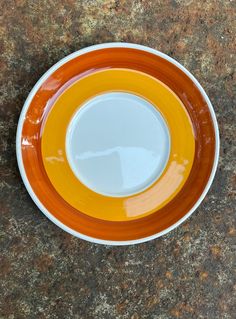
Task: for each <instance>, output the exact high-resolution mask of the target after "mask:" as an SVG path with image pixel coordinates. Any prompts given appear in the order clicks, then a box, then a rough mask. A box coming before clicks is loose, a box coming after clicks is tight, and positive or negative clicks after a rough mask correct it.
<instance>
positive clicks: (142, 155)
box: [16, 43, 219, 245]
mask: <svg viewBox="0 0 236 319" xmlns="http://www.w3.org/2000/svg"><path fill="white" fill-rule="evenodd" d="M16 150H17V159H18V164H19V169H20V172H21V175H22V178H23V181H24V183H25V186H26V188H27V190H28V192H29V194H30V195H31V197H32V199H33V200H34V202H35V203H36V205H37V206H38V207H39V208H40V210H41V211H42V212H43V213H44V214H45V215H46V216H47V217H48V218H49V219H51V220H52V221H53V222H54V223H55V224H57V225H58V226H59V227H61V228H62V229H64V230H65V231H68V232H69V233H71V234H73V235H75V236H77V237H80V238H82V239H85V240H89V241H92V242H96V243H103V244H111V245H128V244H134V243H140V242H144V241H147V240H150V239H153V238H156V237H159V236H161V235H163V234H165V233H167V232H168V231H170V230H171V229H173V228H175V227H176V226H178V225H179V224H180V223H182V222H183V221H184V220H185V219H186V218H187V217H188V216H190V215H191V213H192V212H193V211H194V210H195V209H196V208H197V207H198V205H199V204H200V202H201V201H202V199H203V198H204V196H205V195H206V193H207V191H208V189H209V187H210V185H211V183H212V180H213V178H214V174H215V171H216V166H217V162H218V156H219V133H218V127H217V122H216V118H215V114H214V110H213V107H212V105H211V103H210V101H209V99H208V97H207V95H206V93H205V92H204V90H203V89H202V87H201V86H200V84H199V83H198V82H197V80H196V79H195V78H194V77H193V76H192V75H191V74H190V73H189V72H188V71H187V70H186V69H185V68H184V67H183V66H181V65H180V64H179V63H178V62H176V61H175V60H173V59H171V58H170V57H168V56H166V55H164V54H162V53H160V52H158V51H156V50H153V49H151V48H147V47H144V46H140V45H136V44H129V43H107V44H101V45H95V46H92V47H89V48H85V49H82V50H80V51H77V52H75V53H73V54H71V55H69V56H68V57H66V58H64V59H63V60H61V61H59V62H58V63H57V64H56V65H54V66H53V67H52V68H51V69H49V70H48V71H47V72H46V73H45V74H44V75H43V77H42V78H41V79H40V80H39V81H38V82H37V84H36V85H35V87H34V88H33V90H32V91H31V93H30V94H29V96H28V98H27V100H26V102H25V105H24V107H23V110H22V113H21V116H20V120H19V124H18V130H17V141H16Z"/></svg>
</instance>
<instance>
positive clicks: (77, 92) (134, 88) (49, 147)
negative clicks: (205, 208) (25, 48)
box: [41, 69, 195, 221]
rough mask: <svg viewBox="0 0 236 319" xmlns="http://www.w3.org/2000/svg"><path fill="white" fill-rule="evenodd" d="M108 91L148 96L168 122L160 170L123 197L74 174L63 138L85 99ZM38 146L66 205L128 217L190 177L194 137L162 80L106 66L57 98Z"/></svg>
mask: <svg viewBox="0 0 236 319" xmlns="http://www.w3.org/2000/svg"><path fill="white" fill-rule="evenodd" d="M109 91H112V92H114V91H123V92H129V93H132V94H136V95H139V96H141V97H143V98H145V99H146V100H148V101H149V102H150V103H152V104H153V105H154V106H155V107H156V108H157V109H158V111H159V112H160V113H161V114H162V116H163V118H164V119H165V121H166V122H167V125H168V128H169V132H170V137H171V150H170V156H169V160H168V163H167V166H166V168H165V170H164V172H163V173H162V175H161V176H160V177H159V179H158V180H157V181H155V182H154V183H153V184H152V185H151V186H150V187H149V188H147V189H145V190H144V191H142V192H140V193H138V194H135V195H131V196H128V197H107V196H104V195H101V194H97V193H95V192H94V191H92V190H90V189H89V188H87V187H86V186H85V185H84V184H82V183H81V182H80V181H79V180H78V179H77V178H76V177H75V175H74V174H73V172H72V170H71V168H70V166H69V163H68V161H67V157H66V151H65V137H66V131H67V126H68V124H69V122H70V120H71V118H72V117H73V114H74V113H75V111H77V110H78V108H80V107H81V106H82V105H83V104H84V102H85V101H87V100H88V99H89V98H91V97H93V96H95V95H98V94H101V93H105V92H109ZM41 151H42V158H43V164H44V167H45V170H46V172H47V175H48V177H49V179H50V181H51V183H52V184H53V186H54V187H55V189H56V191H57V192H58V193H59V194H60V195H61V196H62V197H63V198H64V200H65V201H67V202H68V203H69V204H70V205H71V206H73V207H75V208H76V209H77V210H79V211H80V212H82V213H85V214H87V215H89V216H92V217H95V218H99V219H104V220H110V221H127V220H131V219H137V218H141V217H144V216H147V215H149V214H151V213H153V212H154V211H157V210H158V209H160V208H161V207H163V206H164V205H166V204H167V203H168V202H170V201H171V199H172V198H173V197H175V196H176V194H177V193H178V192H179V191H180V190H181V188H182V187H183V185H184V183H185V182H186V180H187V178H188V176H189V173H190V170H191V167H192V164H193V160H194V152H195V140H194V132H193V127H192V124H191V120H190V118H189V115H188V113H187V111H186V110H185V108H184V106H183V104H182V102H181V101H180V99H179V98H178V97H177V96H176V94H175V93H174V92H173V91H171V90H170V89H169V88H168V87H167V86H166V85H164V84H163V83H162V82H160V81H158V80H157V79H155V78H153V77H151V76H149V75H147V74H145V73H142V72H139V71H134V70H128V69H109V70H103V71H99V72H96V73H92V74H90V75H87V76H86V77H83V78H81V79H79V80H78V81H76V82H75V83H73V84H72V85H71V86H70V87H69V88H68V89H66V90H65V91H64V92H63V93H62V94H61V95H60V96H59V97H58V99H57V100H56V101H55V103H54V105H53V107H52V108H51V110H50V112H49V114H48V117H47V119H46V122H45V126H44V128H43V132H42V141H41Z"/></svg>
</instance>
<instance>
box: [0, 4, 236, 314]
mask: <svg viewBox="0 0 236 319" xmlns="http://www.w3.org/2000/svg"><path fill="white" fill-rule="evenodd" d="M0 7H1V12H0V15H1V21H0V35H1V36H0V50H1V55H0V66H1V69H0V81H1V86H0V107H1V141H0V146H1V155H0V156H1V166H0V173H1V184H0V186H1V193H0V199H1V215H0V258H1V261H0V318H9V319H14V318H16V319H21V318H40V319H44V318H82V319H83V318H85V319H94V318H95V319H96V318H101V319H106V318H108V319H113V318H117V319H119V318H125V319H126V318H129V319H145V318H151V319H157V318H158V319H167V318H186V319H190V318H208V319H211V318H212V319H217V318H219V319H221V318H225V319H230V318H235V307H236V304H235V300H236V293H235V290H236V280H235V279H236V276H235V272H234V266H235V261H236V260H235V244H236V240H235V236H236V226H235V206H236V203H235V184H236V177H235V166H236V163H235V158H236V151H235V139H236V132H235V123H236V111H235V105H234V102H235V98H236V89H235V80H236V73H235V69H236V59H235V48H236V41H235V38H234V36H235V34H236V24H235V21H234V19H235V16H236V2H235V1H230V0H221V1H220V0H219V1H216V0H211V1H209V0H204V1H203V0H202V1H197V0H196V1H193V0H165V1H164V0H163V1H159V0H150V1H148V0H146V1H141V0H139V1H138V0H136V1H131V0H120V1H113V0H105V1H100V0H97V1H94V0H93V1H92V0H90V1H89V0H87V1H82V0H81V1H76V0H57V1H53V0H41V1H39V0H14V1H13V0H0ZM108 41H127V42H136V43H141V44H144V45H148V46H151V47H154V48H156V49H159V50H161V51H163V52H165V53H167V54H169V55H170V56H172V57H174V58H176V59H177V60H178V61H179V62H181V63H182V64H183V65H184V66H186V67H187V68H188V69H189V70H190V71H191V72H192V73H193V74H194V75H195V76H196V77H197V78H198V80H199V81H200V82H201V83H202V85H203V87H204V88H205V89H206V92H207V93H208V95H209V97H210V98H211V100H212V102H213V105H214V107H215V110H216V114H217V117H218V121H219V127H220V133H221V157H220V163H219V168H218V172H217V175H216V178H215V181H214V184H213V186H212V188H211V190H210V191H209V193H208V195H207V197H206V199H205V200H204V202H203V204H202V205H201V206H200V208H199V209H198V210H197V211H196V213H195V214H193V216H192V217H191V218H190V219H189V220H188V221H187V222H186V223H184V224H183V225H182V226H181V227H179V228H178V229H176V230H174V231H172V232H171V233H170V234H168V235H167V236H164V237H163V238H161V239H158V240H154V241H152V242H149V243H146V244H142V245H137V246H130V247H117V248H114V247H113V248H112V247H105V246H100V245H93V244H90V243H87V242H84V241H81V240H79V239H77V238H73V237H72V236H70V235H68V234H66V233H65V232H63V231H62V230H60V229H59V228H57V227H56V226H55V225H53V224H52V223H51V222H49V221H48V220H47V219H46V217H44V216H43V214H41V213H40V211H39V210H38V209H37V207H36V206H35V205H34V204H33V202H32V201H31V200H30V198H29V196H28V194H27V192H26V190H25V188H24V186H23V184H22V181H21V178H20V176H19V172H18V169H17V165H16V159H15V132H16V125H17V120H18V116H19V113H20V111H21V108H22V105H23V103H24V100H25V99H26V97H27V95H28V93H29V91H30V89H31V88H32V87H33V85H34V83H35V82H36V80H37V79H38V78H39V77H40V76H41V75H42V74H43V73H44V72H45V71H46V70H47V69H48V68H49V67H50V66H51V65H53V64H54V63H55V62H56V61H58V60H59V59H61V58H62V57H64V56H65V55H67V54H69V53H71V52H73V51H75V50H77V49H80V48H82V47H85V46H88V45H91V44H94V43H100V42H108Z"/></svg>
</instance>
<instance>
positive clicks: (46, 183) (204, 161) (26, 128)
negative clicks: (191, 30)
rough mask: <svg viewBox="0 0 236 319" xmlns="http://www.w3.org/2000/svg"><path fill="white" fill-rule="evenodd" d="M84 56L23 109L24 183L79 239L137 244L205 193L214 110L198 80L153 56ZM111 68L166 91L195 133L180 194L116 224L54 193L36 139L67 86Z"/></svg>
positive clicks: (50, 78)
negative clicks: (178, 102)
mask: <svg viewBox="0 0 236 319" xmlns="http://www.w3.org/2000/svg"><path fill="white" fill-rule="evenodd" d="M124 46H126V47H124ZM129 46H130V47H129ZM148 51H149V52H148ZM82 53H83V52H82ZM82 53H79V54H78V53H77V54H75V55H74V56H71V57H69V58H68V61H64V62H61V63H60V65H59V66H58V67H57V66H56V67H55V68H54V69H52V70H51V71H49V74H47V75H46V76H45V78H44V79H42V80H41V82H40V84H41V86H40V87H39V88H38V90H37V92H36V93H34V92H33V93H34V94H33V93H32V95H31V96H30V97H29V99H28V101H27V102H26V104H25V107H24V112H23V113H22V116H21V120H20V121H21V123H22V126H23V127H21V125H20V126H19V128H18V135H17V136H18V144H19V145H20V144H21V147H19V145H18V144H17V146H18V147H19V148H18V162H19V166H20V169H21V173H22V176H23V179H24V181H25V184H26V186H27V188H28V190H29V192H30V194H31V196H32V197H33V199H34V200H35V202H36V203H37V204H38V206H39V207H40V208H41V209H42V210H43V212H44V213H45V214H46V215H47V216H48V217H49V218H50V219H52V220H53V221H54V222H55V223H57V224H59V225H60V226H61V227H62V228H64V229H65V230H67V231H69V232H71V233H73V234H75V235H77V236H79V237H82V238H85V239H88V240H92V241H96V242H104V241H106V240H108V241H109V243H113V242H115V243H116V242H118V243H126V242H127V241H129V243H130V242H140V241H145V240H148V239H150V238H154V237H158V236H159V235H161V234H163V233H165V232H167V231H168V230H170V229H172V228H174V227H175V226H176V225H178V224H179V223H180V222H181V221H182V220H184V219H185V218H186V216H188V215H189V212H191V210H192V209H193V207H194V208H195V206H196V205H198V204H199V198H200V197H201V195H202V194H203V193H204V192H205V190H206V188H207V189H208V188H209V179H211V180H212V175H213V173H214V170H215V166H216V161H217V154H218V146H217V149H216V145H218V144H217V143H216V138H218V137H217V136H216V135H215V130H216V128H215V127H216V124H213V120H212V112H213V111H212V110H210V109H209V102H207V101H206V98H205V97H203V95H202V93H201V92H200V90H199V89H198V87H197V86H196V80H192V79H191V78H190V76H188V75H187V72H184V71H183V70H181V68H179V67H178V66H177V65H175V63H174V62H173V61H169V58H168V57H167V58H166V57H164V56H163V55H161V54H160V53H157V52H156V51H151V50H148V49H145V48H143V47H142V46H141V47H139V46H136V45H129V44H128V45H127V44H124V45H122V44H117V47H109V45H107V47H103V46H97V47H95V48H92V49H90V50H88V52H86V51H85V52H84V53H83V54H82ZM76 55H77V56H76ZM113 68H126V69H131V70H137V71H140V72H144V73H146V74H148V75H150V76H152V77H154V78H156V79H158V80H160V81H161V82H163V83H164V84H165V85H166V86H168V87H169V89H170V90H172V91H173V92H175V94H176V95H177V96H178V97H179V99H180V100H181V101H182V103H183V105H184V107H185V108H186V110H187V112H188V114H189V117H190V119H191V121H192V126H193V129H194V134H195V156H194V161H193V165H192V169H191V172H190V174H189V176H188V178H187V180H186V182H185V184H184V186H183V187H182V189H181V190H180V192H178V194H177V195H176V196H175V197H174V198H173V199H172V200H171V201H170V202H169V203H167V204H166V205H165V206H164V207H162V208H160V209H159V210H157V211H156V212H154V213H152V214H150V215H148V216H145V217H143V218H139V219H136V220H130V221H120V222H113V221H107V220H101V219H98V218H94V217H91V216H88V215H87V214H84V213H82V212H79V211H78V210H77V209H75V208H74V207H73V206H71V205H70V204H69V203H67V202H66V201H65V200H64V199H63V198H62V197H61V196H60V195H59V194H58V192H57V191H56V190H55V188H54V186H53V185H52V184H51V182H50V180H49V178H48V176H47V173H46V172H45V169H44V166H43V161H42V154H41V135H40V134H41V133H40V132H41V125H42V123H43V122H44V121H45V119H46V116H47V113H48V111H49V110H50V107H51V106H52V104H53V103H54V102H55V100H56V99H57V97H58V96H59V95H60V94H61V93H62V92H63V91H64V90H65V88H66V87H68V86H69V85H71V83H73V81H75V80H76V79H78V78H80V77H83V76H84V75H86V74H89V73H93V72H95V71H99V70H102V69H113ZM214 125H215V126H214ZM212 172H213V173H212ZM201 199H202V198H201ZM146 200H147V201H148V198H147V199H146Z"/></svg>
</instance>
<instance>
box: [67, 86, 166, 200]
mask: <svg viewBox="0 0 236 319" xmlns="http://www.w3.org/2000/svg"><path fill="white" fill-rule="evenodd" d="M169 152H170V138H169V131H168V128H167V125H166V123H165V121H164V120H163V118H162V116H161V114H160V113H159V112H158V111H157V110H156V109H155V108H154V106H153V105H152V104H150V103H149V102H148V101H146V100H144V99H142V98H140V97H138V96H136V95H133V94H130V93H123V92H116V93H115V92H114V93H105V94H102V95H99V96H96V97H94V98H92V99H90V100H89V101H88V102H86V103H85V104H84V105H83V106H82V107H81V108H80V109H79V110H78V111H77V112H76V113H75V115H74V116H73V118H72V120H71V122H70V124H69V126H68V129H67V135H66V153H67V159H68V162H69V164H70V166H71V169H72V171H73V172H74V174H75V175H76V177H77V178H78V179H79V180H80V181H81V182H82V183H83V184H84V185H86V186H87V187H88V188H90V189H91V190H93V191H95V192H97V193H100V194H103V195H106V196H113V197H120V196H128V195H132V194H135V193H138V192H141V191H142V190H144V189H146V188H147V187H149V186H150V185H151V184H152V183H153V182H154V181H156V180H157V178H158V177H159V176H160V175H161V173H162V172H163V170H164V168H165V166H166V164H167V161H168V158H169ZM78 196H79V195H78Z"/></svg>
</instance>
